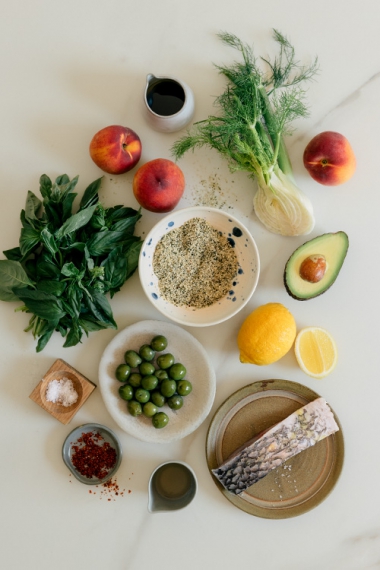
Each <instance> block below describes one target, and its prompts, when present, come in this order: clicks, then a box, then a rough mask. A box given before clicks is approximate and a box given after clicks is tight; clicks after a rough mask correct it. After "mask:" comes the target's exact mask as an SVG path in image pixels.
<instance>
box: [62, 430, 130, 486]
mask: <svg viewBox="0 0 380 570" xmlns="http://www.w3.org/2000/svg"><path fill="white" fill-rule="evenodd" d="M90 432H96V433H99V434H100V435H101V436H102V438H103V440H104V442H108V443H109V444H110V445H111V447H113V448H114V449H115V450H116V463H115V465H114V466H113V468H112V469H111V470H110V471H108V473H107V475H106V476H105V477H103V478H102V479H98V478H97V477H92V478H88V477H85V476H83V475H82V474H81V473H80V472H79V471H77V470H76V468H75V467H74V465H73V463H72V456H73V445H75V444H76V443H77V441H78V438H80V437H81V436H82V434H84V433H90ZM62 458H63V461H64V463H65V465H66V467H68V468H69V469H70V471H71V473H72V474H73V475H74V477H76V478H77V479H78V481H80V482H81V483H84V484H85V485H101V484H102V483H105V482H106V481H108V480H109V479H111V478H112V477H113V476H114V475H115V474H116V471H117V470H118V469H119V467H120V463H121V458H122V448H121V445H120V441H119V439H118V438H117V436H116V435H115V434H114V432H113V431H112V430H110V429H109V428H107V427H106V426H103V425H101V424H95V423H90V424H84V425H81V426H78V427H76V428H75V429H74V430H73V431H72V432H70V433H69V435H68V436H67V437H66V439H65V441H64V443H63V447H62Z"/></svg>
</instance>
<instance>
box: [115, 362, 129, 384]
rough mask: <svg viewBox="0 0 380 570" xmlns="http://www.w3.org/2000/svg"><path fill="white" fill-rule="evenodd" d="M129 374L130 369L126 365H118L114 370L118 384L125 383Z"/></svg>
mask: <svg viewBox="0 0 380 570" xmlns="http://www.w3.org/2000/svg"><path fill="white" fill-rule="evenodd" d="M130 373H131V367H130V366H128V364H119V366H118V367H117V368H116V372H115V376H116V378H117V379H118V380H119V382H126V381H127V380H128V378H129V375H130Z"/></svg>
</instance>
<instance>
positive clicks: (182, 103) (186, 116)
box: [144, 73, 194, 133]
mask: <svg viewBox="0 0 380 570" xmlns="http://www.w3.org/2000/svg"><path fill="white" fill-rule="evenodd" d="M144 107H145V117H146V119H147V121H148V123H149V124H150V125H151V127H152V128H153V129H155V130H156V131H162V132H166V133H171V132H174V131H179V130H180V129H182V128H183V127H185V126H186V125H187V124H188V123H189V122H190V121H191V119H192V118H193V115H194V95H193V92H192V90H191V89H190V87H189V86H188V85H187V84H186V83H184V82H183V81H180V80H179V79H177V78H176V77H163V76H159V77H156V76H155V75H153V74H152V73H149V74H148V75H147V77H146V86H145V91H144Z"/></svg>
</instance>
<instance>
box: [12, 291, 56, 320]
mask: <svg viewBox="0 0 380 570" xmlns="http://www.w3.org/2000/svg"><path fill="white" fill-rule="evenodd" d="M13 291H14V293H15V295H17V297H18V298H19V299H20V300H21V301H22V302H23V303H24V305H25V306H26V307H27V308H28V309H29V311H31V312H32V313H34V314H35V315H37V317H40V318H41V319H45V320H46V321H54V322H58V321H59V320H60V319H61V318H62V317H64V316H65V314H66V313H65V311H64V310H63V309H62V304H61V303H60V301H59V299H57V297H55V295H51V294H50V293H45V292H44V291H38V290H36V289H34V290H32V291H31V290H30V289H26V288H15V289H13Z"/></svg>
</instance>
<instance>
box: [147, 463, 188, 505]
mask: <svg viewBox="0 0 380 570" xmlns="http://www.w3.org/2000/svg"><path fill="white" fill-rule="evenodd" d="M197 488H198V483H197V478H196V475H195V473H194V471H193V470H192V468H191V467H190V466H189V465H187V464H186V463H184V462H183V461H167V462H166V463H162V464H161V465H159V466H158V467H157V468H156V469H155V470H154V471H153V473H152V475H151V477H150V480H149V488H148V511H149V512H150V513H159V512H161V513H162V512H165V511H177V510H178V509H183V508H184V507H186V506H187V505H189V504H190V503H191V501H192V500H193V499H194V497H195V495H196V492H197Z"/></svg>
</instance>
